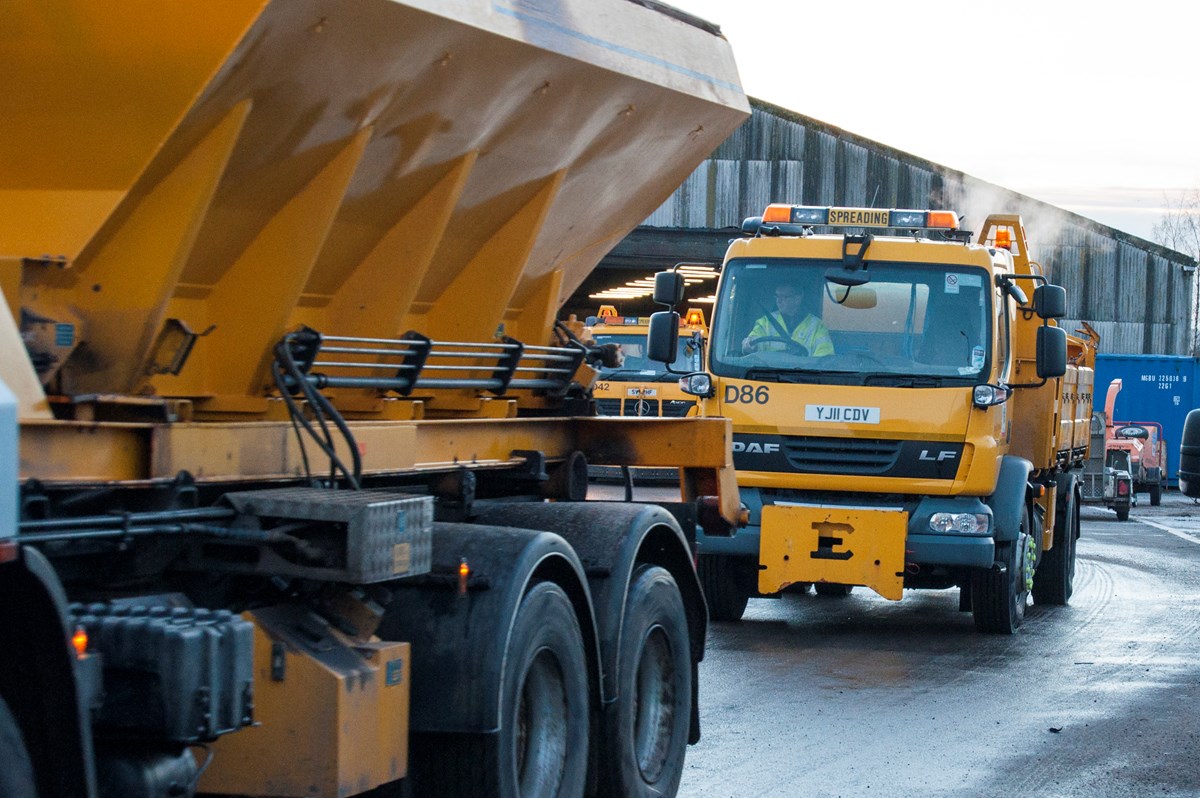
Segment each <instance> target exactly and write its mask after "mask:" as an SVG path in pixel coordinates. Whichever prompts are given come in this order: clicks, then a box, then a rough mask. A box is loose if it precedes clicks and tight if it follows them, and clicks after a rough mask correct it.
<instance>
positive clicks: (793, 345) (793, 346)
mask: <svg viewBox="0 0 1200 798" xmlns="http://www.w3.org/2000/svg"><path fill="white" fill-rule="evenodd" d="M769 343H779V344H783V345H784V346H786V347H787V350H788V351H789V352H792V351H794V352H796V353H798V354H800V355H801V356H803V357H808V356H809V351H808V347H807V346H805V345H804V344H802V343H800V342H799V341H796V340H794V339H792V338H784V337H783V336H782V335H764V336H762V337H760V338H751V339H750V349H751V350H757V349H758V347H759V346H761V345H762V344H769Z"/></svg>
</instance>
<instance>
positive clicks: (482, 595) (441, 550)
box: [377, 523, 600, 733]
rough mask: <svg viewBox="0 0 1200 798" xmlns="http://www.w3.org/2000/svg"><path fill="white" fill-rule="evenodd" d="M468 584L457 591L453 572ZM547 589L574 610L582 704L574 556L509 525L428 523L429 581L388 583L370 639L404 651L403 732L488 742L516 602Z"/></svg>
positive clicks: (595, 667)
mask: <svg viewBox="0 0 1200 798" xmlns="http://www.w3.org/2000/svg"><path fill="white" fill-rule="evenodd" d="M464 559H465V560H466V562H467V565H468V567H469V568H470V575H469V576H468V578H467V581H466V588H467V589H466V591H465V593H463V592H460V577H459V570H458V569H459V566H460V564H461V563H462V561H463V560H464ZM539 581H550V582H554V583H555V584H557V585H558V586H559V587H561V588H562V589H563V591H564V592H565V593H566V594H567V597H568V599H569V600H570V601H571V604H572V606H573V607H574V609H575V612H576V617H577V619H578V621H579V626H580V632H581V633H582V636H583V645H584V652H585V656H586V657H587V661H588V671H589V675H588V683H589V695H590V696H591V699H590V700H591V701H593V702H598V701H599V695H600V686H599V685H600V675H599V674H600V655H599V648H600V647H599V643H598V640H597V630H596V622H595V614H594V611H593V609H592V602H591V596H590V595H589V593H588V590H587V581H586V578H585V576H584V572H583V566H582V564H581V563H580V561H579V557H578V556H577V555H576V553H575V552H574V551H573V550H572V549H571V547H570V545H569V544H568V543H567V542H566V541H565V540H563V539H562V538H561V537H560V536H558V535H554V534H550V533H548V532H543V531H539V530H531V529H521V528H516V527H512V526H491V525H477V524H457V523H454V524H451V523H435V524H434V531H433V567H432V570H431V572H430V574H429V575H427V576H424V577H416V578H413V579H408V580H401V581H398V582H393V583H390V584H389V587H390V588H391V589H392V591H393V592H392V596H391V599H390V601H389V602H388V605H387V608H386V610H385V613H384V617H383V620H382V622H381V623H380V627H379V630H378V632H377V634H378V635H379V636H380V637H381V638H383V639H386V640H402V641H407V642H409V643H411V644H412V655H411V656H412V687H413V689H412V690H411V696H410V715H409V717H410V726H411V728H412V731H413V732H416V733H422V732H426V733H494V732H496V731H498V729H499V725H500V695H501V685H502V684H503V679H504V670H505V667H506V666H507V663H506V661H505V659H506V658H505V656H504V655H505V652H506V651H507V648H508V644H509V641H510V638H511V635H512V630H513V624H514V623H515V621H516V617H517V612H518V609H519V608H520V605H521V600H522V598H523V597H524V596H525V593H526V592H527V591H528V590H529V588H530V587H531V586H532V585H533V584H536V583H537V582H539Z"/></svg>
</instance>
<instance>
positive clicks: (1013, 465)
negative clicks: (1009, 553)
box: [986, 456, 1033, 543]
mask: <svg viewBox="0 0 1200 798" xmlns="http://www.w3.org/2000/svg"><path fill="white" fill-rule="evenodd" d="M1032 470H1033V464H1032V463H1030V462H1029V461H1028V460H1026V459H1024V458H1023V457H1010V456H1006V457H1003V458H1001V462H1000V474H999V476H998V477H997V478H996V490H995V491H994V492H993V493H992V495H991V496H989V497H988V498H987V499H986V503H987V505H988V506H989V507H991V508H992V517H993V518H994V519H995V522H996V533H995V540H996V542H997V543H1002V542H1003V543H1008V542H1012V541H1014V540H1016V539H1017V538H1018V537H1019V536H1020V533H1021V515H1022V513H1026V512H1027V511H1028V508H1027V506H1026V504H1027V503H1026V501H1025V496H1026V491H1027V490H1028V488H1029V474H1030V472H1031V471H1032ZM1030 520H1032V519H1030Z"/></svg>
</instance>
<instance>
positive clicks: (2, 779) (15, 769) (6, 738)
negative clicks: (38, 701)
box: [0, 698, 37, 798]
mask: <svg viewBox="0 0 1200 798" xmlns="http://www.w3.org/2000/svg"><path fill="white" fill-rule="evenodd" d="M0 763H2V764H0V798H37V788H36V786H35V785H34V782H33V765H32V764H31V763H30V761H29V751H28V749H26V747H25V739H24V738H23V737H22V736H21V728H20V727H19V726H17V720H16V718H14V717H13V714H12V712H10V711H9V709H8V704H6V703H4V699H3V698H0Z"/></svg>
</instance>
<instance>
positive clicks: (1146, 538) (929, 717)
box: [679, 493, 1200, 798]
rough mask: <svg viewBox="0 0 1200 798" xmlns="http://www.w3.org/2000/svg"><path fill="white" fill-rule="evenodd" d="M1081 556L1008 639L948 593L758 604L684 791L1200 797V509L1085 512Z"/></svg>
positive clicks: (706, 666)
mask: <svg viewBox="0 0 1200 798" xmlns="http://www.w3.org/2000/svg"><path fill="white" fill-rule="evenodd" d="M1151 524H1153V526H1152V525H1151ZM1079 558H1080V559H1079V563H1078V570H1077V574H1076V588H1075V595H1074V597H1073V598H1072V600H1071V605H1070V606H1068V607H1035V606H1031V607H1030V608H1029V612H1028V615H1027V616H1026V619H1025V623H1024V625H1023V626H1022V627H1021V629H1020V631H1019V632H1018V634H1017V635H1015V636H1012V637H999V636H990V635H982V634H979V633H977V632H976V631H975V629H974V626H973V624H972V620H971V615H970V613H960V612H959V611H958V591H957V590H947V591H908V592H906V594H905V598H904V600H903V601H901V602H895V603H894V602H888V601H885V600H883V599H881V598H879V597H878V596H875V595H874V594H873V593H870V592H869V591H866V590H865V589H863V588H858V589H856V590H855V592H854V594H853V595H851V596H850V597H848V598H844V599H834V598H825V597H818V596H816V595H815V594H812V593H809V594H807V595H790V596H785V597H784V598H782V599H778V600H771V599H754V600H751V602H750V607H749V609H748V610H747V613H746V618H745V620H743V621H742V622H741V623H737V624H730V623H715V624H713V625H712V627H711V629H710V634H709V640H708V648H707V654H706V657H705V660H704V662H703V663H702V664H701V670H700V679H701V682H700V693H701V713H702V715H701V717H702V723H703V734H704V737H703V739H702V740H701V742H700V743H699V744H698V745H696V746H694V747H692V748H691V749H690V750H689V752H688V759H687V764H686V770H685V774H684V777H683V782H682V785H681V787H680V791H679V794H680V796H687V797H688V798H692V797H693V796H694V797H695V798H702V797H704V796H713V797H714V798H715V797H716V796H720V797H721V798H725V797H726V796H737V797H738V798H741V797H742V796H796V795H805V796H871V795H881V796H894V795H917V796H943V795H945V796H949V795H954V796H1001V795H1008V796H1022V797H1025V796H1159V795H1170V796H1187V795H1197V796H1200V703H1198V701H1197V700H1198V699H1200V507H1198V506H1196V505H1194V504H1193V503H1192V501H1191V500H1190V499H1186V498H1184V497H1181V496H1179V495H1178V494H1176V493H1170V494H1167V495H1166V496H1165V497H1164V499H1163V505H1162V506H1161V507H1157V508H1151V507H1149V506H1148V504H1147V503H1145V502H1144V503H1143V505H1142V506H1139V507H1136V508H1134V510H1133V514H1132V517H1131V519H1130V521H1128V522H1126V523H1120V522H1118V521H1117V520H1116V517H1115V515H1114V514H1113V513H1112V512H1110V511H1107V510H1104V509H1102V508H1098V507H1095V506H1090V505H1089V506H1085V508H1084V510H1083V536H1082V538H1081V540H1080V545H1079Z"/></svg>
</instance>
